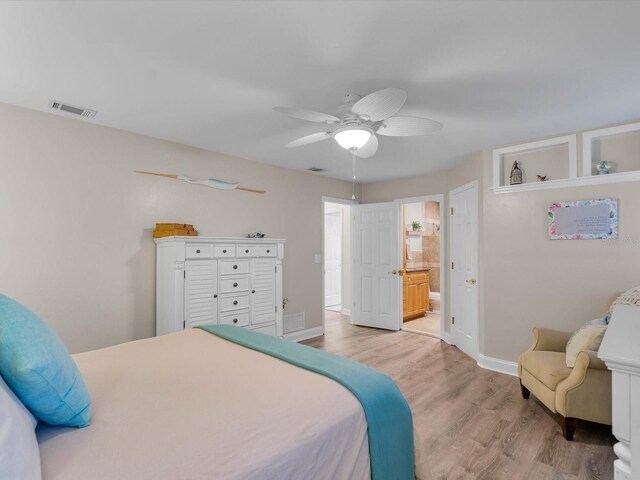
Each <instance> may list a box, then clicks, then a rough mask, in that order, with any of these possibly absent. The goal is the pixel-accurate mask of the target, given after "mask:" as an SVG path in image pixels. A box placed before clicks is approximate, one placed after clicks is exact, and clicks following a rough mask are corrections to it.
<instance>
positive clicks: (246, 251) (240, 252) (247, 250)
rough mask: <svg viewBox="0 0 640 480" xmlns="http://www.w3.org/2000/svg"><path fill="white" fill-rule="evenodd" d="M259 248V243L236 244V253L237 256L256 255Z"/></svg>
mask: <svg viewBox="0 0 640 480" xmlns="http://www.w3.org/2000/svg"><path fill="white" fill-rule="evenodd" d="M259 249H260V246H259V245H238V248H237V249H236V254H237V256H238V257H257V256H258V254H259Z"/></svg>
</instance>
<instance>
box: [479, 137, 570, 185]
mask: <svg viewBox="0 0 640 480" xmlns="http://www.w3.org/2000/svg"><path fill="white" fill-rule="evenodd" d="M547 149H553V150H555V151H556V152H557V151H561V152H562V154H561V157H560V158H559V159H558V161H557V162H554V163H552V164H538V163H536V161H531V163H526V166H527V167H528V168H531V169H533V168H535V169H536V170H538V169H539V171H540V170H543V171H546V172H547V176H548V177H549V178H548V179H547V181H546V182H536V181H531V182H528V183H527V179H526V175H523V178H522V183H521V184H516V185H509V183H510V179H509V175H508V173H509V171H508V170H507V168H509V167H508V166H509V165H511V162H512V161H514V160H517V161H518V167H519V168H520V169H522V161H521V160H522V156H523V155H529V154H534V155H536V154H537V153H538V152H541V151H544V150H547ZM558 149H559V150H558ZM513 156H517V158H513ZM547 167H550V168H551V167H552V170H549V169H548V168H547ZM523 173H526V171H525V172H523ZM551 177H553V180H551ZM577 177H578V161H577V136H576V135H575V134H571V135H564V136H561V137H553V138H547V139H544V140H536V141H534V142H527V143H521V144H518V145H512V146H509V147H503V148H497V149H495V150H493V186H492V187H490V190H492V191H493V192H494V193H496V194H504V193H515V192H526V191H531V190H547V189H551V188H559V187H560V186H561V185H564V184H571V183H572V182H575V180H576V179H577ZM534 179H535V177H534Z"/></svg>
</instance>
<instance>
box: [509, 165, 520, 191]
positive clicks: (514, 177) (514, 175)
mask: <svg viewBox="0 0 640 480" xmlns="http://www.w3.org/2000/svg"><path fill="white" fill-rule="evenodd" d="M509 183H510V184H511V185H522V169H521V168H520V167H519V166H518V161H517V160H516V161H515V162H513V165H512V166H511V174H510V175H509Z"/></svg>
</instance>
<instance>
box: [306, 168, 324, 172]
mask: <svg viewBox="0 0 640 480" xmlns="http://www.w3.org/2000/svg"><path fill="white" fill-rule="evenodd" d="M307 171H309V172H316V173H317V172H326V171H327V169H326V168H318V167H311V168H307Z"/></svg>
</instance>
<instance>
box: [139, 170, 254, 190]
mask: <svg viewBox="0 0 640 480" xmlns="http://www.w3.org/2000/svg"><path fill="white" fill-rule="evenodd" d="M135 172H136V173H143V174H145V175H156V176H158V177H166V178H172V179H174V180H182V181H184V182H187V183H190V184H192V185H202V186H204V187H211V188H217V189H220V190H242V191H243V192H251V193H265V192H264V190H256V189H255V188H245V187H241V186H240V184H239V183H235V182H226V181H224V180H218V179H217V178H207V179H206V180H195V179H193V178H190V177H187V176H185V175H173V174H170V173H154V172H141V171H140V170H135Z"/></svg>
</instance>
